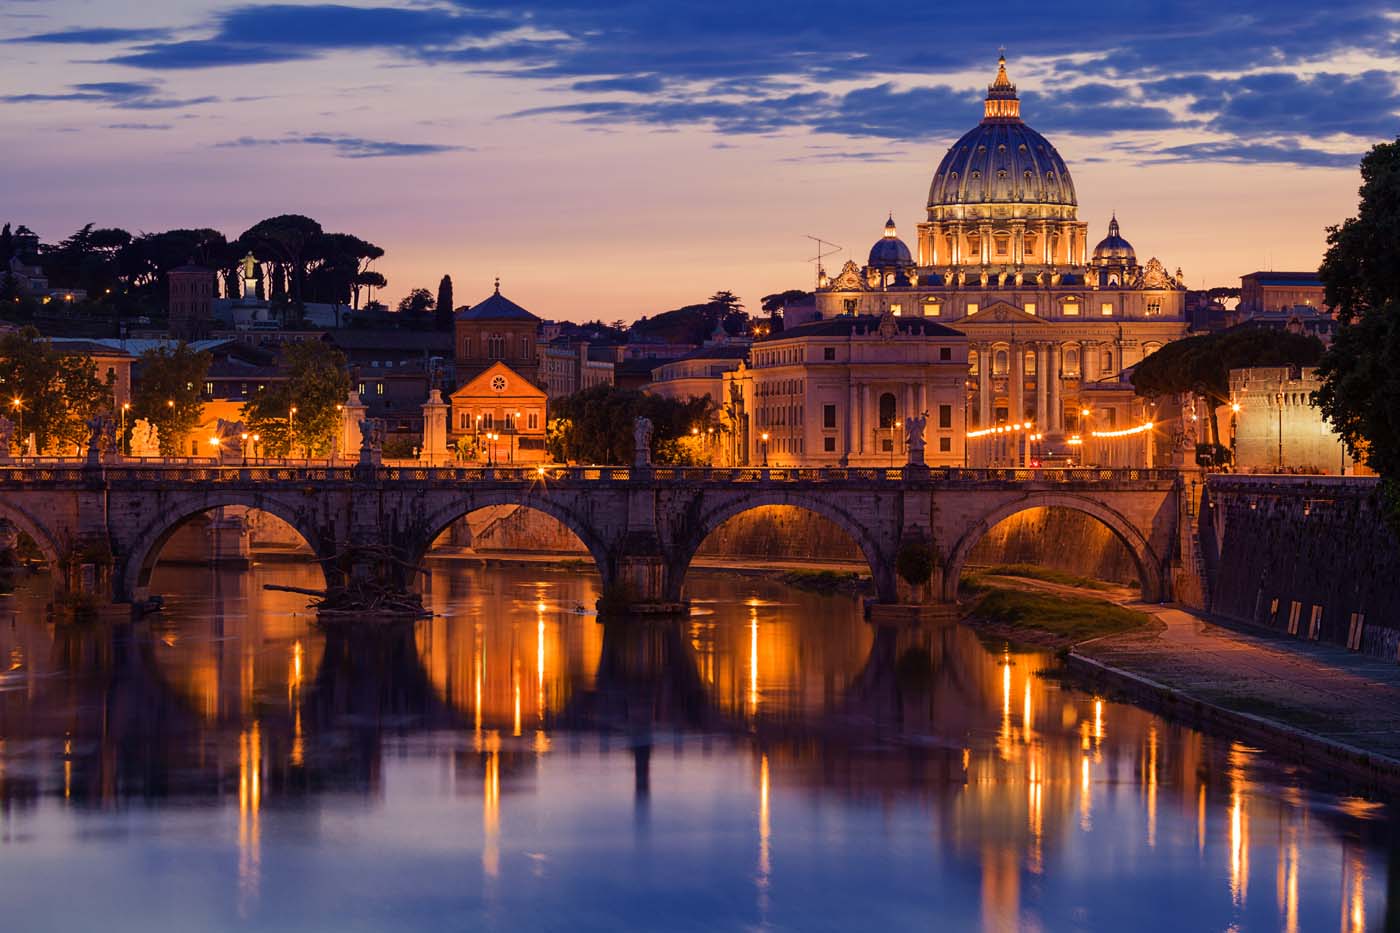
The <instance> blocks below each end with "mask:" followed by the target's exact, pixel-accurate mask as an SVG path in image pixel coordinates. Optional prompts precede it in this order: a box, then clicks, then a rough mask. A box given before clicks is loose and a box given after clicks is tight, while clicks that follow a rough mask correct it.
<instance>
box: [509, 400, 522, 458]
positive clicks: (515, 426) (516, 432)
mask: <svg viewBox="0 0 1400 933" xmlns="http://www.w3.org/2000/svg"><path fill="white" fill-rule="evenodd" d="M510 426H511V429H512V430H511V435H510V462H511V463H514V462H515V439H516V438H517V437H519V436H520V412H518V411H517V412H516V413H515V420H514V421H512V422H511V425H510Z"/></svg>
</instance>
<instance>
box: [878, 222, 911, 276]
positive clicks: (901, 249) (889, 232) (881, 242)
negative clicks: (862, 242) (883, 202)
mask: <svg viewBox="0 0 1400 933" xmlns="http://www.w3.org/2000/svg"><path fill="white" fill-rule="evenodd" d="M913 264H914V254H913V253H911V252H909V247H908V246H906V245H905V243H904V241H903V240H901V239H900V238H899V231H898V230H897V229H896V228H895V225H894V215H893V214H891V215H890V219H889V220H887V221H885V233H884V235H883V236H881V237H880V239H878V240H876V241H875V245H874V246H872V247H870V262H869V265H871V266H873V267H875V268H877V269H881V268H885V267H887V266H912V265H913Z"/></svg>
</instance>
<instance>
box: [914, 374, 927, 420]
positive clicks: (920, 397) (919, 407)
mask: <svg viewBox="0 0 1400 933" xmlns="http://www.w3.org/2000/svg"><path fill="white" fill-rule="evenodd" d="M914 392H915V394H914V414H921V413H923V412H926V411H928V384H927V383H924V382H920V383H918V384H917V385H916V386H915V387H914Z"/></svg>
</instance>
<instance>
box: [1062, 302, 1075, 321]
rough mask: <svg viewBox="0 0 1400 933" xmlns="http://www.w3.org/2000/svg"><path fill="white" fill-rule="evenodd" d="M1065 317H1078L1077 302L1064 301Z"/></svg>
mask: <svg viewBox="0 0 1400 933" xmlns="http://www.w3.org/2000/svg"><path fill="white" fill-rule="evenodd" d="M1064 311H1065V317H1079V302H1077V301H1066V302H1065V305H1064Z"/></svg>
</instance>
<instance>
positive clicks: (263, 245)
mask: <svg viewBox="0 0 1400 933" xmlns="http://www.w3.org/2000/svg"><path fill="white" fill-rule="evenodd" d="M321 234H322V231H321V225H320V224H318V223H317V222H316V221H314V220H312V219H311V218H310V217H304V216H302V215H301V214H280V215H278V216H276V217H269V218H267V219H266V220H260V221H258V222H257V223H255V224H254V225H253V226H251V227H249V228H248V229H247V230H245V231H244V232H243V235H242V236H240V237H239V238H238V242H239V244H240V246H242V247H244V248H246V249H248V250H251V251H252V253H253V256H254V258H256V259H257V260H259V261H260V262H266V263H270V264H271V265H272V267H273V270H274V277H273V292H272V297H273V298H274V299H277V298H279V297H285V298H287V299H288V300H290V301H291V303H292V304H293V305H295V306H296V307H297V308H298V309H300V308H301V307H302V303H303V295H304V293H305V285H306V268H307V263H308V262H310V261H311V259H312V258H313V256H314V255H315V250H314V245H315V243H316V241H317V240H318V239H319V238H320V236H321ZM279 282H280V283H282V289H281V292H280V294H279V291H278V288H277V284H278V283H279Z"/></svg>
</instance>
